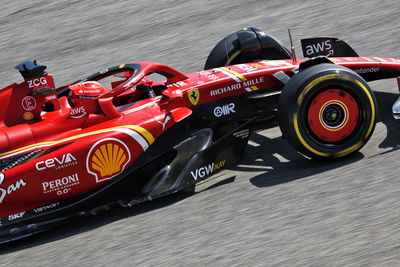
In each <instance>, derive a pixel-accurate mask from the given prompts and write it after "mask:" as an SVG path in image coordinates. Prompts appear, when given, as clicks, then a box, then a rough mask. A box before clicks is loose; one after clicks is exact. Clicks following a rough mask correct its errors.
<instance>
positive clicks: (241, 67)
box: [236, 64, 257, 71]
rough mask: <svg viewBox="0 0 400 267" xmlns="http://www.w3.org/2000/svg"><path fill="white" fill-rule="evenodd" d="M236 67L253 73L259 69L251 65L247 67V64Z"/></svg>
mask: <svg viewBox="0 0 400 267" xmlns="http://www.w3.org/2000/svg"><path fill="white" fill-rule="evenodd" d="M236 67H238V68H239V69H241V70H244V71H253V70H256V69H257V67H255V66H252V65H250V64H249V65H247V64H239V65H236Z"/></svg>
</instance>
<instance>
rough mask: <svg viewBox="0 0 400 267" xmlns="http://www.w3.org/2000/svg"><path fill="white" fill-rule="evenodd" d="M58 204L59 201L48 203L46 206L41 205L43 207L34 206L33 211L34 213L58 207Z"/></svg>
mask: <svg viewBox="0 0 400 267" xmlns="http://www.w3.org/2000/svg"><path fill="white" fill-rule="evenodd" d="M59 205H60V202H56V203H52V204H49V205H46V206H43V207H39V208H35V209H33V211H34V212H35V213H41V212H44V211H47V210H50V209H53V208H55V207H58V206H59Z"/></svg>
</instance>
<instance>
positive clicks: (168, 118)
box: [156, 115, 172, 131]
mask: <svg viewBox="0 0 400 267" xmlns="http://www.w3.org/2000/svg"><path fill="white" fill-rule="evenodd" d="M171 119H172V118H171V116H169V115H167V116H165V119H164V121H163V122H162V121H159V120H157V119H156V122H158V123H159V124H161V125H162V129H163V131H164V129H165V125H167V123H168V122H169V121H170V120H171Z"/></svg>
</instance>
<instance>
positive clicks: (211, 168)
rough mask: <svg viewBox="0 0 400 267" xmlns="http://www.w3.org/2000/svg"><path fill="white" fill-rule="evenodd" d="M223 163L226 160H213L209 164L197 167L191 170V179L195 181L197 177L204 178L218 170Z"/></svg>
mask: <svg viewBox="0 0 400 267" xmlns="http://www.w3.org/2000/svg"><path fill="white" fill-rule="evenodd" d="M225 163H226V160H222V161H220V162H218V163H215V162H213V163H211V164H208V165H206V166H203V167H201V168H198V169H196V170H195V171H191V172H190V174H191V175H192V177H193V179H195V180H196V181H197V179H199V178H204V177H205V176H207V175H210V174H212V173H214V172H216V171H218V170H219V169H221V168H222V167H224V166H225Z"/></svg>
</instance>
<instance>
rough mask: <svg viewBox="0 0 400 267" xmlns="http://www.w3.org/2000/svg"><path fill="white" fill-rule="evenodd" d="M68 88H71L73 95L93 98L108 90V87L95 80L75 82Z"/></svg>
mask: <svg viewBox="0 0 400 267" xmlns="http://www.w3.org/2000/svg"><path fill="white" fill-rule="evenodd" d="M69 89H71V91H72V92H73V95H75V96H77V97H79V98H95V97H98V96H99V95H102V94H104V93H105V92H107V90H108V88H105V87H104V86H103V85H101V84H100V83H98V82H95V81H87V82H81V83H76V84H73V85H70V86H69Z"/></svg>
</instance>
